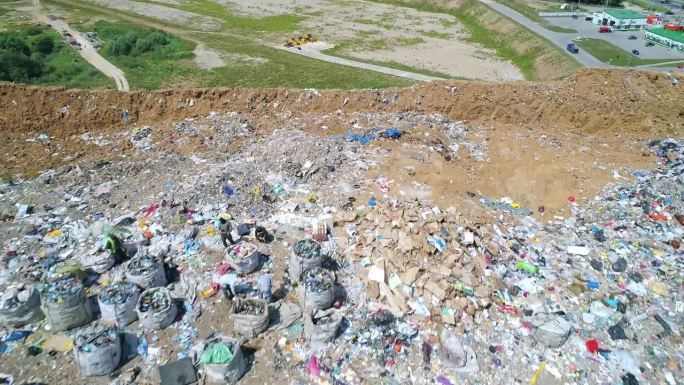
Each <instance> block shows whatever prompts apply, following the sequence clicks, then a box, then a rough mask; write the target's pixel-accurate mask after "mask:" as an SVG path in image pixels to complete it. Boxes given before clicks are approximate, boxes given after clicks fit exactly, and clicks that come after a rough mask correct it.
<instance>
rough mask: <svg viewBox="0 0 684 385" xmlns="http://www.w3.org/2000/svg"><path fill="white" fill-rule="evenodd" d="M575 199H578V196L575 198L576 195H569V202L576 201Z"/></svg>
mask: <svg viewBox="0 0 684 385" xmlns="http://www.w3.org/2000/svg"><path fill="white" fill-rule="evenodd" d="M575 200H577V198H575V196H574V195H570V196H569V197H568V202H570V203H575Z"/></svg>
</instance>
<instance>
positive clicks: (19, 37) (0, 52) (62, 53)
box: [0, 25, 114, 88]
mask: <svg viewBox="0 0 684 385" xmlns="http://www.w3.org/2000/svg"><path fill="white" fill-rule="evenodd" d="M0 80H4V81H11V82H17V83H28V84H42V85H64V86H67V87H70V88H111V87H113V84H114V83H113V81H111V80H110V79H108V78H107V77H106V76H104V75H103V74H101V73H100V72H99V71H97V70H96V69H95V68H93V67H91V66H90V64H88V63H87V62H86V61H85V60H83V58H81V57H80V56H79V54H78V53H77V52H76V50H75V49H73V48H72V47H69V46H68V45H67V44H66V43H64V42H63V41H62V39H61V37H60V36H59V35H58V34H57V33H56V32H54V31H53V30H52V29H50V28H49V27H47V26H37V25H20V26H15V27H13V28H12V30H11V31H6V32H2V33H0Z"/></svg>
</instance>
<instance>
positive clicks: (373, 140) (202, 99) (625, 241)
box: [0, 70, 684, 385]
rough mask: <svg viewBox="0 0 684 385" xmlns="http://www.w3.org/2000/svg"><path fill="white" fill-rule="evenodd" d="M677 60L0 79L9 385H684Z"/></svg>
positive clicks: (1, 264) (2, 334)
mask: <svg viewBox="0 0 684 385" xmlns="http://www.w3.org/2000/svg"><path fill="white" fill-rule="evenodd" d="M673 79H675V80H677V79H676V78H673V77H671V76H668V75H666V74H654V73H641V72H637V71H607V70H583V71H580V72H578V74H577V75H576V77H575V78H572V79H568V80H563V81H559V82H554V83H516V84H488V83H469V82H453V83H435V84H429V85H420V86H416V87H412V88H407V89H396V90H378V91H375V90H374V91H370V90H365V91H318V90H246V89H245V90H243V89H211V90H209V89H208V90H168V91H152V92H134V93H127V94H126V93H117V92H95V91H89V92H86V91H79V90H65V89H56V88H55V89H49V88H33V87H23V86H16V85H9V84H3V85H0V95H1V96H2V97H1V98H0V110H1V111H2V113H1V114H0V129H1V130H2V131H3V135H2V137H1V138H0V143H1V144H2V148H3V150H4V151H3V153H4V155H3V157H2V158H1V160H0V177H1V180H0V234H1V236H0V255H1V257H0V362H2V365H0V384H17V385H18V384H23V385H28V384H49V385H67V384H68V385H75V384H83V385H86V384H88V385H132V384H138V385H148V384H149V385H151V384H162V385H189V384H195V383H200V384H263V383H274V382H276V381H277V382H279V383H286V384H350V385H351V384H435V383H437V384H442V385H449V384H504V383H520V384H523V383H525V384H526V383H529V384H531V385H551V384H560V383H574V384H630V385H636V384H654V385H655V384H667V385H679V384H681V383H682V378H684V368H682V362H684V351H682V349H681V346H682V331H681V329H682V321H683V320H684V290H683V289H684V280H683V277H684V273H683V270H682V266H684V264H683V262H684V248H682V245H681V243H682V238H683V237H684V204H683V203H682V202H683V199H682V198H684V140H683V135H682V134H683V133H684V103H682V100H684V91H683V89H682V86H681V84H680V83H678V82H677V81H673Z"/></svg>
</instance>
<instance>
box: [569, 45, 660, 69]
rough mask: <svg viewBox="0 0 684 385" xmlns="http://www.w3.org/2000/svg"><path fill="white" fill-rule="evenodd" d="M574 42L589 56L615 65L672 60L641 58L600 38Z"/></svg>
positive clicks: (636, 64) (637, 64) (639, 64)
mask: <svg viewBox="0 0 684 385" xmlns="http://www.w3.org/2000/svg"><path fill="white" fill-rule="evenodd" d="M575 44H577V45H578V46H579V47H580V48H581V49H584V50H585V51H587V52H589V54H591V56H593V57H595V58H597V59H598V60H600V61H602V62H604V63H608V64H612V65H615V66H621V67H636V66H642V65H649V64H658V63H665V62H671V61H673V60H672V59H641V58H640V57H638V56H636V55H633V54H632V53H631V52H627V51H625V50H623V49H622V48H620V47H617V46H615V45H613V44H611V43H609V42H607V41H605V40H601V39H582V40H576V41H575ZM644 49H648V48H644Z"/></svg>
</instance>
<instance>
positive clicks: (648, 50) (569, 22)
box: [546, 17, 684, 60]
mask: <svg viewBox="0 0 684 385" xmlns="http://www.w3.org/2000/svg"><path fill="white" fill-rule="evenodd" d="M546 20H547V21H548V22H549V23H551V24H554V25H557V26H559V27H563V28H572V29H574V30H576V31H577V33H576V34H573V35H575V37H577V36H581V37H582V38H592V39H601V40H605V41H607V42H609V43H611V44H613V45H615V46H617V47H619V48H622V49H623V50H625V51H626V52H632V50H633V49H637V50H639V52H640V53H641V54H640V55H639V58H640V59H669V60H684V54H682V53H681V52H677V51H676V50H673V49H670V48H667V47H663V46H661V45H657V44H656V45H654V46H653V47H646V46H645V43H646V41H647V40H645V32H644V31H615V32H611V33H600V32H599V31H598V28H599V27H598V26H597V25H596V24H593V23H592V22H591V21H585V20H584V17H579V18H577V19H573V18H571V17H547V18H546ZM630 35H633V36H636V37H637V38H636V39H634V40H629V39H628V37H629V36H630Z"/></svg>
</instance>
